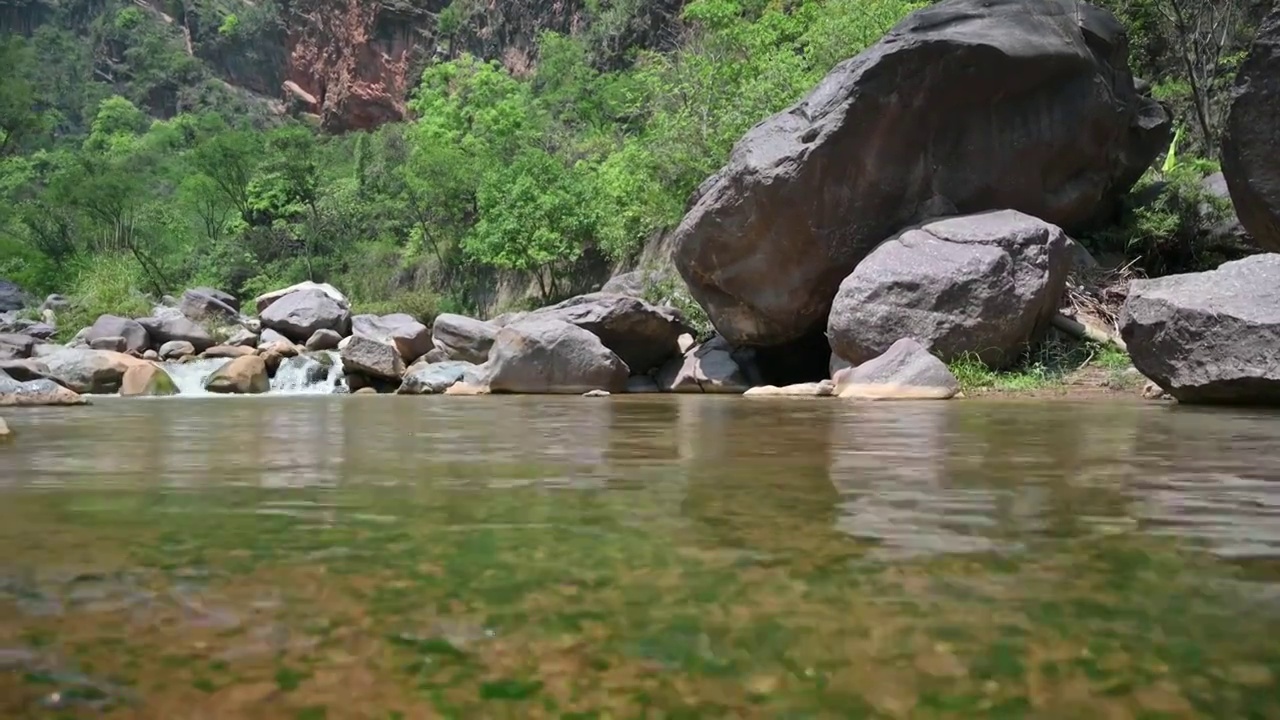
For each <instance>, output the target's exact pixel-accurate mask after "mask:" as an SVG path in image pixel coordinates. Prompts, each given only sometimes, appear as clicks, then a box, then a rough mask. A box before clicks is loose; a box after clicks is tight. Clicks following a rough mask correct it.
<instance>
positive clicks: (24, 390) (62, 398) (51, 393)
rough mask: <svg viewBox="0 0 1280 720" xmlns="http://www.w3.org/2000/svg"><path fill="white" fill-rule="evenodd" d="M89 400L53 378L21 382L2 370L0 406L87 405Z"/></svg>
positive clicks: (0, 375)
mask: <svg viewBox="0 0 1280 720" xmlns="http://www.w3.org/2000/svg"><path fill="white" fill-rule="evenodd" d="M87 403H88V400H86V399H85V398H83V397H81V396H80V395H77V394H76V393H75V392H73V391H71V390H68V389H67V388H65V387H63V386H61V385H59V384H58V383H56V382H54V381H52V380H46V379H40V380H28V381H26V382H19V381H17V380H14V379H13V378H11V377H9V375H8V374H6V373H4V372H0V407H37V406H43V405H53V406H58V405H85V404H87Z"/></svg>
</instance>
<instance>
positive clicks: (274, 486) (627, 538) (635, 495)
mask: <svg viewBox="0 0 1280 720" xmlns="http://www.w3.org/2000/svg"><path fill="white" fill-rule="evenodd" d="M7 420H8V422H9V425H10V426H11V428H12V429H13V430H14V432H15V438H14V440H13V441H11V442H8V443H6V444H3V445H0V717H4V718H63V717H73V718H80V717H86V718H87V717H94V718H100V717H106V718H156V719H162V718H163V719H164V720H174V719H176V718H254V719H256V718H262V719H264V720H265V719H267V718H270V719H272V720H275V719H278V718H298V719H299V720H318V719H320V718H328V719H334V718H370V719H372V718H377V719H380V720H385V719H389V718H436V717H457V718H541V717H547V718H594V717H599V718H605V717H610V718H633V717H637V718H638V717H646V718H650V717H652V718H660V717H663V718H674V717H685V718H693V717H698V718H704V717H706V718H713V717H734V718H809V717H813V718H819V717H822V718H826V717H832V718H846V717H848V718H863V717H866V718H878V717H884V718H976V717H983V718H1023V717H1027V718H1030V717H1035V718H1063V719H1066V718H1072V719H1075V718H1094V717H1097V718H1135V719H1136V718H1157V717H1206V718H1208V717H1214V718H1226V717H1231V718H1276V717H1280V644H1277V643H1276V641H1275V638H1276V637H1280V453H1277V452H1276V448H1278V447H1280V415H1276V414H1267V413H1263V412H1239V411H1222V410H1197V409H1188V408H1182V407H1177V406H1169V405H1163V404H1158V403H1141V402H1137V401H1134V402H1128V401H1122V400H1117V401H1114V402H1105V403H1102V402H1093V403H1085V402H1071V401H1045V400H1025V401H1020V400H1002V401H995V400H975V399H971V400H965V401H954V402H947V403H923V404H874V403H873V404H853V403H848V402H840V401H832V400H812V399H811V400H782V399H771V398H761V399H750V398H736V397H735V398H712V397H692V396H689V397H673V396H659V397H621V398H617V397H615V398H598V399H596V398H592V399H589V398H577V397H573V398H563V399H557V398H547V397H496V396H495V397H481V398H469V397H457V398H455V397H440V398H429V399H423V398H406V397H387V396H369V397H361V396H352V397H339V396H316V397H273V396H264V397H252V398H223V397H216V398H196V399H181V398H173V399H156V400H134V401H130V400H122V399H112V398H104V399H102V400H100V401H98V402H96V404H94V405H92V406H88V407H80V408H68V409H34V410H30V411H25V412H20V413H9V414H8V415H7Z"/></svg>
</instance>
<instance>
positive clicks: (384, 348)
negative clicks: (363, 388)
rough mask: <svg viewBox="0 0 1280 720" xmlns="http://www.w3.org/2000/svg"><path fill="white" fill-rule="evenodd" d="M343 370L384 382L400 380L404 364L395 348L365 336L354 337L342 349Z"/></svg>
mask: <svg viewBox="0 0 1280 720" xmlns="http://www.w3.org/2000/svg"><path fill="white" fill-rule="evenodd" d="M342 368H343V370H345V371H347V372H348V373H357V374H360V375H364V376H366V377H372V378H382V379H384V380H396V381H398V380H399V379H400V376H401V375H404V362H403V361H402V360H401V359H400V353H398V352H396V349H395V347H394V346H392V345H389V344H387V343H384V342H380V341H378V340H375V339H373V338H368V337H365V336H364V335H352V336H351V342H349V343H347V346H346V347H345V348H343V349H342Z"/></svg>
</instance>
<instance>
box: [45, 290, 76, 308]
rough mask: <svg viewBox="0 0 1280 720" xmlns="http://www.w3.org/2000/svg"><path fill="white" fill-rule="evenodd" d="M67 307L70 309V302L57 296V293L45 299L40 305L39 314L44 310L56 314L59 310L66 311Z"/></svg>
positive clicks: (62, 296)
mask: <svg viewBox="0 0 1280 720" xmlns="http://www.w3.org/2000/svg"><path fill="white" fill-rule="evenodd" d="M69 307H71V301H70V300H68V299H67V298H66V296H64V295H59V294H58V293H53V294H52V295H50V296H48V297H46V298H45V299H44V302H43V303H40V311H41V312H44V311H45V310H52V311H54V312H57V311H59V310H66V309H67V308H69Z"/></svg>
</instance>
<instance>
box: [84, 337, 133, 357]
mask: <svg viewBox="0 0 1280 720" xmlns="http://www.w3.org/2000/svg"><path fill="white" fill-rule="evenodd" d="M89 347H91V348H93V349H94V350H110V351H111V352H118V353H122V352H126V351H128V350H129V347H128V346H127V345H126V344H125V340H124V338H122V337H120V336H119V335H105V336H102V337H96V338H94V339H92V340H90V341H89Z"/></svg>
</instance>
